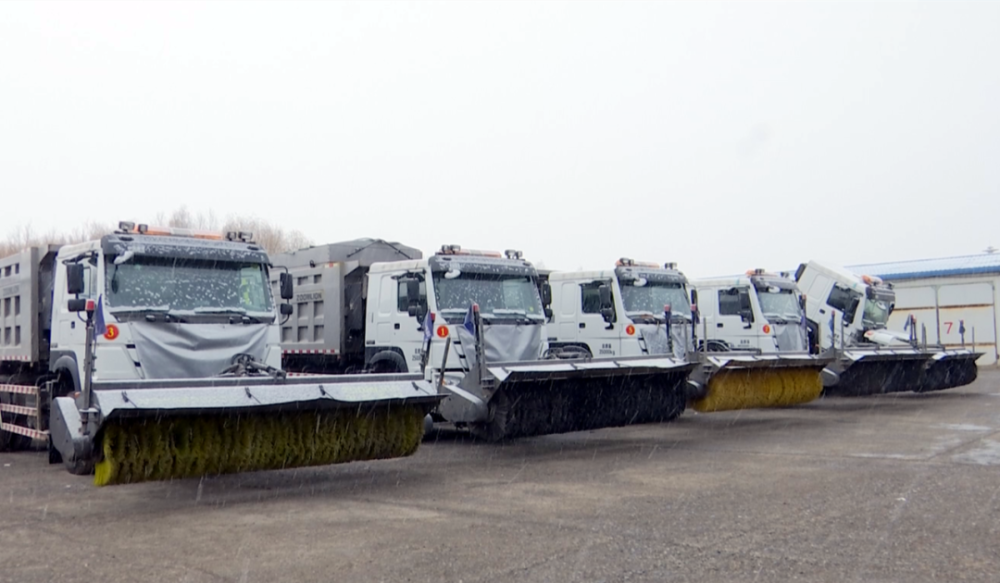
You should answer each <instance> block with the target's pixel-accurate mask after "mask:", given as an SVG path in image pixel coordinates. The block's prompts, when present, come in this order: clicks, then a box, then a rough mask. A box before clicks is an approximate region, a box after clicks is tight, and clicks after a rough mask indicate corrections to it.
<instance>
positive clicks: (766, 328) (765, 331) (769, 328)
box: [764, 324, 771, 334]
mask: <svg viewBox="0 0 1000 583" xmlns="http://www.w3.org/2000/svg"><path fill="white" fill-rule="evenodd" d="M770 333H771V326H769V325H767V324H764V334H770Z"/></svg>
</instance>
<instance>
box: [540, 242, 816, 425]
mask: <svg viewBox="0 0 1000 583" xmlns="http://www.w3.org/2000/svg"><path fill="white" fill-rule="evenodd" d="M548 280H549V284H550V285H551V286H552V293H551V298H552V304H551V323H550V324H549V325H550V327H551V328H552V329H553V331H552V336H554V337H555V338H554V340H550V345H551V347H552V348H553V349H560V350H565V351H582V352H584V353H585V354H588V355H597V356H605V355H606V356H626V357H627V356H638V355H658V354H667V355H671V356H673V357H674V358H676V359H680V360H685V361H687V362H689V363H691V364H692V365H694V367H693V370H692V372H691V374H690V376H689V378H688V397H689V398H690V403H689V405H690V406H691V408H693V409H694V410H696V411H701V412H710V411H727V410H734V409H748V408H759V407H776V406H787V405H795V404H799V403H805V402H807V401H811V400H813V399H815V398H817V397H818V396H819V395H820V392H821V390H822V380H821V379H820V376H821V371H822V370H823V369H824V367H825V364H826V361H825V360H824V359H820V358H817V357H815V356H812V355H810V354H808V352H806V351H805V350H803V351H802V352H801V354H790V353H783V352H780V351H778V350H775V349H773V348H772V349H769V350H761V349H759V348H757V349H752V348H751V346H749V345H746V346H741V345H740V344H739V342H737V345H736V346H730V345H728V344H726V343H724V342H720V341H718V340H715V339H714V338H713V337H712V336H710V335H708V334H707V332H706V331H705V330H706V326H709V327H710V326H721V325H730V326H736V327H738V328H739V329H740V330H744V331H746V330H750V331H751V334H756V333H757V330H758V329H759V330H760V333H761V334H763V335H765V336H767V337H768V338H769V339H770V338H772V337H773V336H774V335H775V334H780V333H781V332H779V330H778V329H777V328H776V325H774V326H772V325H771V324H770V323H769V321H768V320H766V319H765V318H764V317H763V316H762V314H761V311H760V306H759V305H758V304H755V303H754V300H753V299H751V297H750V295H749V294H748V292H747V291H746V290H743V291H741V289H742V286H741V285H740V284H739V283H738V282H735V281H734V282H730V284H729V285H727V286H726V291H725V293H724V294H720V297H723V300H724V302H725V304H724V306H723V308H724V311H725V312H726V314H725V315H723V314H722V312H719V311H715V310H714V309H710V310H709V311H708V312H707V314H706V316H705V318H701V312H700V310H699V307H700V305H699V304H698V292H697V290H694V289H690V286H689V283H688V280H687V277H686V276H685V275H684V274H683V273H681V272H680V271H678V269H677V266H676V264H673V263H666V264H664V265H663V266H660V265H659V264H657V263H651V262H637V261H634V260H632V259H627V258H622V259H620V260H618V262H617V263H616V264H615V267H614V269H609V270H603V271H580V272H552V273H550V274H549V275H548ZM745 283H746V285H748V286H749V285H753V284H752V283H751V282H750V281H749V280H747V282H745ZM734 290H735V291H734ZM713 293H714V292H713ZM689 297H690V299H691V301H690V302H689ZM711 305H712V306H715V305H716V304H714V303H712V304H711ZM754 307H756V310H757V311H756V313H757V314H758V317H757V319H756V321H754V320H753V315H752V314H753V313H754V312H753V310H754ZM733 308H735V309H736V310H737V313H736V316H735V320H733V319H732V318H729V317H728V316H729V314H728V312H729V311H731V309H733ZM748 320H750V321H749V322H748ZM699 324H701V326H700V327H701V328H702V331H701V336H702V338H701V339H700V340H699V338H698V334H699V330H698V328H699ZM747 326H749V328H747ZM765 328H767V330H766V332H765V331H764V330H765ZM749 336H750V335H748V338H749ZM772 347H773V343H772ZM740 348H742V350H740Z"/></svg>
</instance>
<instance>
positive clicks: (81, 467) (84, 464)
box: [63, 460, 94, 476]
mask: <svg viewBox="0 0 1000 583" xmlns="http://www.w3.org/2000/svg"><path fill="white" fill-rule="evenodd" d="M63 466H65V467H66V470H67V471H68V472H69V473H71V474H73V475H74V476H89V475H90V474H93V473H94V462H92V461H89V460H76V461H75V462H63Z"/></svg>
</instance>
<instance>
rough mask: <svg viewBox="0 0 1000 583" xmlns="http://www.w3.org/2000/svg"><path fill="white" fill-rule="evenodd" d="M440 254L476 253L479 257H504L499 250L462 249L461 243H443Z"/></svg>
mask: <svg viewBox="0 0 1000 583" xmlns="http://www.w3.org/2000/svg"><path fill="white" fill-rule="evenodd" d="M438 255H474V256H478V257H497V258H500V257H503V255H501V254H500V252H499V251H480V250H477V249H462V247H461V246H460V245H441V250H440V251H438Z"/></svg>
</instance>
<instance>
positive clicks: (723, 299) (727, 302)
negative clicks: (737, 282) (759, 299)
mask: <svg viewBox="0 0 1000 583" xmlns="http://www.w3.org/2000/svg"><path fill="white" fill-rule="evenodd" d="M746 313H749V314H750V321H751V322H752V321H753V309H752V308H751V307H750V290H748V289H747V288H735V287H732V288H729V289H721V290H719V315H720V316H741V315H742V314H746Z"/></svg>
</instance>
